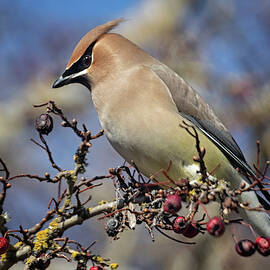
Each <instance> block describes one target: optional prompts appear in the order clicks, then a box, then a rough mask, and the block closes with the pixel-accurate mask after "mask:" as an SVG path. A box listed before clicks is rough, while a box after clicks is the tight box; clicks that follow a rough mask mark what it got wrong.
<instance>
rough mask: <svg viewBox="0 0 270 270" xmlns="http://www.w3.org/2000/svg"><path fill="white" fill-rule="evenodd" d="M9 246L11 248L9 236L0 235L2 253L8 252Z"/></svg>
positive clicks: (0, 250)
mask: <svg viewBox="0 0 270 270" xmlns="http://www.w3.org/2000/svg"><path fill="white" fill-rule="evenodd" d="M8 248H9V242H8V240H7V238H5V237H0V254H4V253H6V252H7V250H8Z"/></svg>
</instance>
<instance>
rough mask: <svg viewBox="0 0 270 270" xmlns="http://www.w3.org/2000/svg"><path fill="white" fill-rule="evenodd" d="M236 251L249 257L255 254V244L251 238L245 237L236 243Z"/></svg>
mask: <svg viewBox="0 0 270 270" xmlns="http://www.w3.org/2000/svg"><path fill="white" fill-rule="evenodd" d="M235 250H236V252H237V253H238V254H239V255H240V256H243V257H248V256H251V255H252V254H254V252H255V245H254V243H253V242H252V241H251V240H249V239H244V240H241V241H239V242H238V243H236V244H235Z"/></svg>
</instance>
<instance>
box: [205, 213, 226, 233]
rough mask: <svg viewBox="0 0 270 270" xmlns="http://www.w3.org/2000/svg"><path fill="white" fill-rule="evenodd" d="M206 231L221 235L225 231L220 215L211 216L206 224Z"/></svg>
mask: <svg viewBox="0 0 270 270" xmlns="http://www.w3.org/2000/svg"><path fill="white" fill-rule="evenodd" d="M206 229H207V231H208V233H210V234H211V235H213V236H216V237H218V236H221V235H222V234H223V233H224V231H225V226H224V223H223V220H222V219H221V218H220V217H213V218H211V219H210V220H209V221H208V222H207V225H206Z"/></svg>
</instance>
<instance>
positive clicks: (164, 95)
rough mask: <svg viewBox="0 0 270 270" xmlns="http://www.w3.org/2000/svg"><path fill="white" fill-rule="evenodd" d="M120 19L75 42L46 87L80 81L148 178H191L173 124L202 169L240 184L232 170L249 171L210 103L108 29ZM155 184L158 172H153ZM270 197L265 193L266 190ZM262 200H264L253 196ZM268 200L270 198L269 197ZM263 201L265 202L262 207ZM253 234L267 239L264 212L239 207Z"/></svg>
mask: <svg viewBox="0 0 270 270" xmlns="http://www.w3.org/2000/svg"><path fill="white" fill-rule="evenodd" d="M120 21H121V20H115V21H112V22H109V23H106V24H104V25H101V26H97V27H96V28H94V29H92V30H91V31H90V32H88V33H87V34H86V35H85V36H84V37H83V38H82V39H81V40H80V42H79V43H78V45H77V46H76V47H75V49H74V51H73V53H72V56H71V58H70V60H69V64H68V66H67V68H66V70H65V72H64V73H63V75H62V76H60V77H59V79H58V80H57V81H56V82H55V83H54V85H53V87H54V88H56V87H61V86H63V85H66V84H70V83H76V82H77V83H82V84H83V85H85V86H86V87H87V88H88V89H90V90H91V95H92V99H93V103H94V106H95V108H96V110H97V112H98V117H99V120H100V123H101V125H102V127H103V129H104V131H105V134H106V136H107V138H108V140H109V141H110V143H111V144H112V146H113V147H114V148H115V149H116V150H117V151H118V152H119V154H120V155H122V156H123V158H124V159H125V160H127V161H129V162H130V161H131V160H133V161H134V162H135V164H136V165H137V167H138V168H139V169H140V171H141V172H142V173H143V174H145V175H146V176H150V175H152V174H154V173H155V172H157V171H158V170H159V169H162V168H163V169H164V168H167V167H168V164H169V163H170V162H171V163H172V165H171V168H170V171H169V174H170V176H171V177H172V178H174V179H179V178H189V179H197V178H198V177H199V176H198V174H197V171H198V170H199V168H198V164H197V163H194V162H193V156H196V155H197V152H196V148H195V141H194V138H192V137H191V136H190V134H188V133H187V132H186V130H184V129H183V128H180V127H179V124H181V123H183V121H185V122H187V123H190V124H192V125H194V126H195V127H196V129H197V132H198V134H199V138H200V142H201V145H202V146H204V147H205V148H206V154H205V158H204V161H205V163H206V166H207V168H208V169H209V170H212V169H214V168H215V167H216V166H217V165H218V164H220V165H221V166H220V168H219V169H218V170H216V171H215V174H214V177H216V178H218V179H225V180H227V181H229V182H230V183H231V185H232V186H233V187H239V185H240V184H241V183H242V182H246V179H243V178H242V177H241V176H240V175H239V174H238V173H237V172H236V170H235V167H238V168H240V169H241V170H243V171H245V172H247V173H249V174H254V173H253V171H252V169H251V168H250V167H249V165H248V164H247V163H246V161H245V158H244V156H243V153H242V151H241V150H240V148H239V147H238V145H237V143H236V142H235V140H234V139H233V137H232V136H231V134H230V133H229V131H228V130H227V128H226V127H225V126H224V125H223V123H222V122H221V121H220V119H218V117H217V116H216V115H215V113H214V112H213V110H212V109H211V108H210V106H209V105H208V104H207V103H206V102H205V101H204V100H203V99H202V98H201V97H200V96H199V94H198V93H197V92H196V91H195V90H194V89H193V88H192V87H190V86H189V85H188V84H187V83H186V82H185V80H184V79H183V78H181V77H180V76H179V75H178V74H176V73H175V72H174V71H172V70H171V69H170V68H168V67H167V66H166V65H164V64H163V63H161V62H159V61H158V60H157V59H155V58H153V57H152V56H150V55H149V54H148V53H147V52H145V51H144V50H142V49H141V48H139V47H138V46H137V45H135V44H134V43H132V42H131V41H129V40H128V39H126V38H125V37H123V36H121V35H119V34H113V33H108V31H109V30H111V29H112V28H113V27H115V26H116V25H117V24H118V23H119V22H120ZM156 180H157V181H162V180H164V178H163V177H162V175H160V176H159V177H157V179H156ZM265 196H266V197H267V198H268V199H269V198H270V195H269V194H268V193H267V192H265ZM241 197H242V200H243V201H249V202H250V203H251V204H250V206H254V207H255V206H258V204H259V202H258V199H257V196H256V193H255V192H249V193H243V194H242V195H241ZM258 198H259V199H260V201H261V202H262V203H264V201H263V200H262V199H261V198H260V197H258ZM269 201H270V199H269ZM265 206H267V204H265ZM242 215H243V216H244V217H245V218H246V219H247V220H249V222H250V223H251V224H253V225H254V227H255V228H257V230H258V231H260V232H261V233H263V234H264V235H265V236H268V237H269V236H270V220H269V217H268V215H267V214H266V213H264V212H254V211H253V212H252V211H243V213H242Z"/></svg>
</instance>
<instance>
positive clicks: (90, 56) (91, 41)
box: [52, 19, 122, 90]
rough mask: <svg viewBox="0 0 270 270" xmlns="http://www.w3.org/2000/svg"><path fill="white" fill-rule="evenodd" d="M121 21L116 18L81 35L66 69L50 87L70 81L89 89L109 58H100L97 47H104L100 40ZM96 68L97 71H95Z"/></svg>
mask: <svg viewBox="0 0 270 270" xmlns="http://www.w3.org/2000/svg"><path fill="white" fill-rule="evenodd" d="M121 21H122V19H117V20H113V21H110V22H108V23H106V24H103V25H99V26H97V27H95V28H94V29H92V30H91V31H89V32H88V33H87V34H86V35H85V36H83V38H82V39H81V40H80V41H79V43H78V44H77V46H76V47H75V49H74V50H73V53H72V55H71V57H70V59H69V62H68V64H67V67H66V70H65V71H64V73H63V74H62V75H61V76H60V77H59V78H58V79H57V80H56V81H55V82H54V84H53V86H52V87H53V88H58V87H62V86H64V85H67V84H70V83H81V84H83V85H84V86H86V87H87V88H88V89H89V90H91V86H92V83H93V80H97V79H98V78H96V77H95V76H96V74H99V76H102V73H104V69H103V66H104V62H107V63H108V62H110V59H109V58H108V59H101V58H102V50H99V49H97V48H98V47H102V46H103V47H104V45H103V44H102V42H101V41H100V40H101V39H102V37H103V36H104V35H105V34H106V33H108V32H109V31H110V30H111V29H113V28H114V27H115V26H117V25H118V24H119V23H120V22H121ZM100 60H101V61H100ZM97 69H98V70H99V72H96V70H97ZM93 74H94V76H93Z"/></svg>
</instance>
